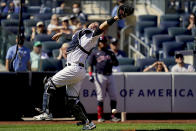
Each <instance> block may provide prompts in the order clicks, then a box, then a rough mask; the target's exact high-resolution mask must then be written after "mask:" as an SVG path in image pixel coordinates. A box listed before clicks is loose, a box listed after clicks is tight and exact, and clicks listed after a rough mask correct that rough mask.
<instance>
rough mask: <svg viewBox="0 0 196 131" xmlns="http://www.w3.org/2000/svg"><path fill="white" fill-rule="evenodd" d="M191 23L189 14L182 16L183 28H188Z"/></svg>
mask: <svg viewBox="0 0 196 131" xmlns="http://www.w3.org/2000/svg"><path fill="white" fill-rule="evenodd" d="M188 23H189V14H185V15H183V16H182V26H183V27H184V28H186V27H187V26H188Z"/></svg>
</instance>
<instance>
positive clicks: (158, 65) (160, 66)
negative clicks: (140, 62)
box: [144, 61, 169, 72]
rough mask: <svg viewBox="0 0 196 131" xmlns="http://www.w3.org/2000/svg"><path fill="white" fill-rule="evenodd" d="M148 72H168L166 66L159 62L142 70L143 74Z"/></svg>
mask: <svg viewBox="0 0 196 131" xmlns="http://www.w3.org/2000/svg"><path fill="white" fill-rule="evenodd" d="M153 68H154V69H155V70H154V69H153ZM148 71H153V72H154V71H155V72H169V71H168V68H167V66H166V65H165V63H164V62H161V61H157V62H155V63H153V64H152V65H150V66H148V67H146V68H145V69H144V72H148Z"/></svg>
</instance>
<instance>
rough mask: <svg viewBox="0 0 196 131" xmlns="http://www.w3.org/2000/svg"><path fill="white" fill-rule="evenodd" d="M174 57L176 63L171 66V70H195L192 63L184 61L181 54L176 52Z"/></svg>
mask: <svg viewBox="0 0 196 131" xmlns="http://www.w3.org/2000/svg"><path fill="white" fill-rule="evenodd" d="M175 59H176V63H177V64H176V65H174V66H173V67H172V69H171V72H195V68H194V67H193V66H192V65H190V64H186V63H184V56H183V55H182V54H176V56H175Z"/></svg>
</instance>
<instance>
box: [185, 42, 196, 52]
mask: <svg viewBox="0 0 196 131" xmlns="http://www.w3.org/2000/svg"><path fill="white" fill-rule="evenodd" d="M186 48H187V50H195V49H194V48H195V47H194V42H187V43H186Z"/></svg>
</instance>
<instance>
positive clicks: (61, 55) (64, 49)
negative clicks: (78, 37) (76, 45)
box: [57, 43, 69, 60]
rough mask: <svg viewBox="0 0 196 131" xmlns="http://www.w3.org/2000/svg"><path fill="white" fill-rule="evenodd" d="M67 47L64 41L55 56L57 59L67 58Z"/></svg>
mask: <svg viewBox="0 0 196 131" xmlns="http://www.w3.org/2000/svg"><path fill="white" fill-rule="evenodd" d="M68 47H69V44H68V43H64V44H63V45H62V46H61V48H60V49H59V56H58V57H57V59H58V60H61V59H65V60H66V59H67V48H68Z"/></svg>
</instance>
